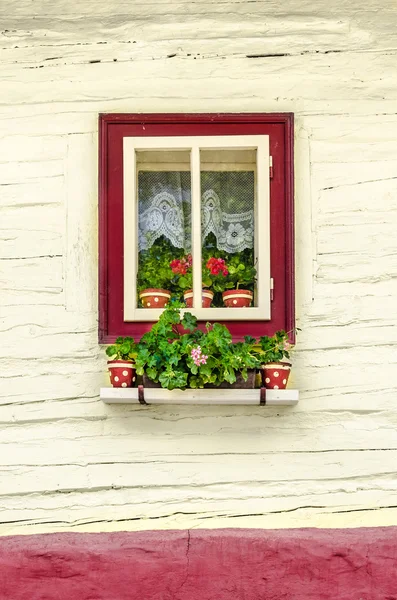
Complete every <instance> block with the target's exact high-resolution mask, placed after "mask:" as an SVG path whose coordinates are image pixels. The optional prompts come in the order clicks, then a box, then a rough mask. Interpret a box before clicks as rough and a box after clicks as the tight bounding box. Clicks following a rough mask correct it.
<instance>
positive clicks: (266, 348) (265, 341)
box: [259, 330, 291, 390]
mask: <svg viewBox="0 0 397 600" xmlns="http://www.w3.org/2000/svg"><path fill="white" fill-rule="evenodd" d="M259 344H260V351H259V357H260V360H261V363H262V368H261V374H262V385H263V386H264V387H265V388H267V389H272V390H284V389H285V388H286V386H287V383H288V377H289V374H290V371H291V363H290V362H285V361H284V362H283V360H282V359H283V358H288V359H289V357H290V356H289V350H290V348H291V346H290V343H289V341H288V333H286V332H285V331H283V330H281V331H277V332H276V333H275V334H274V335H273V336H272V337H269V336H267V335H264V336H262V337H260V338H259Z"/></svg>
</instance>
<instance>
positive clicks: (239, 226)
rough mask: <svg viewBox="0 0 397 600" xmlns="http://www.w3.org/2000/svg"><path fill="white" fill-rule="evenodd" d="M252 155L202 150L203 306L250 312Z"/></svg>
mask: <svg viewBox="0 0 397 600" xmlns="http://www.w3.org/2000/svg"><path fill="white" fill-rule="evenodd" d="M255 170H256V151H255V150H222V149H219V150H202V152H201V175H200V178H201V230H202V255H203V265H202V280H203V295H204V296H211V295H212V294H213V298H212V303H211V304H209V301H210V299H209V298H208V299H207V304H206V305H205V306H208V307H209V306H215V307H225V306H226V307H228V308H239V307H245V306H256V305H257V298H256V290H255V280H256V260H255V223H254V214H255V198H256V193H255V185H256V176H255Z"/></svg>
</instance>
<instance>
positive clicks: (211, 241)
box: [137, 233, 256, 306]
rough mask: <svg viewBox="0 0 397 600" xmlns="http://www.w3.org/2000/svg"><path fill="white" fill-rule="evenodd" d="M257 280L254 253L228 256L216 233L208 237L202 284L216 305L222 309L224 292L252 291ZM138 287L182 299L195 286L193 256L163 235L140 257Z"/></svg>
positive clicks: (204, 252) (204, 254)
mask: <svg viewBox="0 0 397 600" xmlns="http://www.w3.org/2000/svg"><path fill="white" fill-rule="evenodd" d="M210 261H212V263H211V262H210ZM255 279H256V267H255V260H254V253H253V250H249V249H246V250H243V251H241V252H236V253H234V254H228V253H227V252H224V251H223V250H218V249H217V245H216V238H215V236H214V234H213V233H210V234H209V235H208V236H207V237H206V239H205V240H204V245H203V252H202V283H203V287H204V288H205V287H208V288H211V289H212V291H213V292H214V293H215V297H214V300H213V305H214V306H223V301H222V296H221V293H222V292H224V291H225V290H230V289H236V288H237V289H238V288H239V287H244V289H249V290H251V291H252V292H253V291H254V286H255ZM137 287H138V292H141V291H142V290H144V289H147V288H162V289H166V290H169V291H170V292H171V294H172V296H173V297H174V298H179V299H181V296H182V294H183V293H184V292H185V291H186V290H189V289H192V287H193V270H192V258H191V255H189V254H187V255H185V253H184V250H183V249H182V248H175V247H174V246H173V245H172V244H171V242H170V241H169V240H168V239H166V238H165V237H164V236H161V237H160V238H159V239H158V240H156V242H155V244H153V246H152V247H151V248H149V249H148V250H143V251H142V252H140V253H139V255H138V276H137ZM181 292H182V294H181Z"/></svg>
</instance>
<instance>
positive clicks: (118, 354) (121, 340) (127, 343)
mask: <svg viewBox="0 0 397 600" xmlns="http://www.w3.org/2000/svg"><path fill="white" fill-rule="evenodd" d="M136 352H137V345H136V343H135V342H134V340H133V339H132V338H131V337H118V338H117V340H116V341H115V343H114V344H112V345H111V346H108V347H107V348H106V354H107V355H108V356H109V358H110V359H111V360H133V359H134V358H135V356H136Z"/></svg>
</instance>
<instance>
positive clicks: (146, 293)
mask: <svg viewBox="0 0 397 600" xmlns="http://www.w3.org/2000/svg"><path fill="white" fill-rule="evenodd" d="M139 298H140V300H141V302H142V306H143V308H165V307H166V306H167V304H168V302H169V301H170V299H171V292H169V291H168V290H162V289H157V288H147V289H146V290H142V291H141V292H139Z"/></svg>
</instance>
